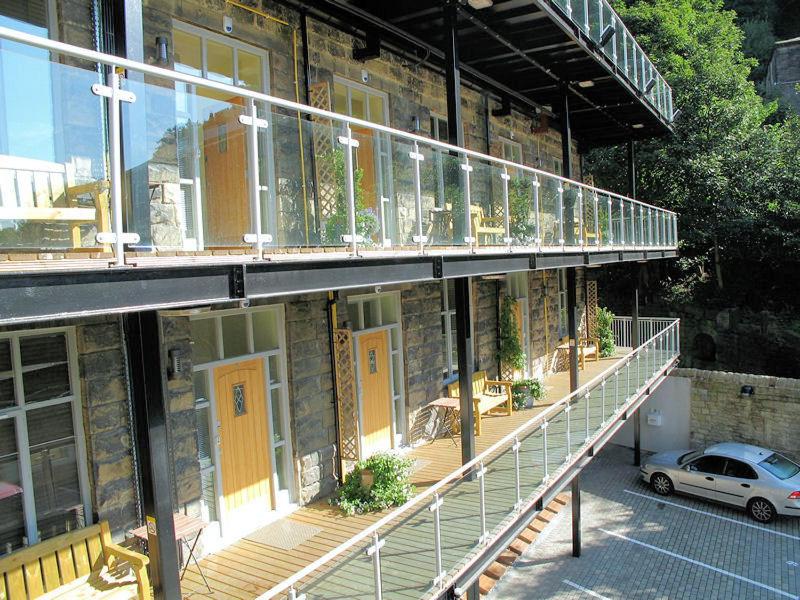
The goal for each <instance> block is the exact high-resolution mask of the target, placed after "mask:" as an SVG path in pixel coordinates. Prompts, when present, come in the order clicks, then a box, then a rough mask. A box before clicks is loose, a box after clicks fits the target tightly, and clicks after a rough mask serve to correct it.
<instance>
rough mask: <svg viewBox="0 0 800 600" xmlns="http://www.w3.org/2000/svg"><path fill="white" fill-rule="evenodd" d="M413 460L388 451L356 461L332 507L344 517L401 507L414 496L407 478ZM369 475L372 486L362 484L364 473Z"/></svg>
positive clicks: (409, 474)
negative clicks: (336, 505)
mask: <svg viewBox="0 0 800 600" xmlns="http://www.w3.org/2000/svg"><path fill="white" fill-rule="evenodd" d="M413 466H414V461H413V460H412V459H410V458H407V457H405V456H400V455H398V454H393V453H390V452H380V453H378V454H374V455H372V456H370V457H369V458H368V459H366V460H361V461H359V462H358V463H357V464H356V466H355V468H354V469H353V470H352V471H350V473H348V474H347V477H345V479H344V485H342V487H341V488H340V490H339V494H338V496H337V498H336V499H335V500H334V503H335V504H338V506H339V507H340V508H341V509H342V510H343V511H344V512H345V513H346V514H348V515H354V514H361V513H366V512H371V511H374V510H383V509H385V508H389V507H390V506H400V505H401V504H405V503H406V502H407V501H408V500H409V499H410V498H411V496H413V495H414V486H412V485H411V481H410V476H411V469H412V468H413ZM365 471H369V472H370V473H371V474H372V480H373V481H372V485H371V486H366V485H364V473H365Z"/></svg>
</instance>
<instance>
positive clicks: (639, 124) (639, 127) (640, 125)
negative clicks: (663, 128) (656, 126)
mask: <svg viewBox="0 0 800 600" xmlns="http://www.w3.org/2000/svg"><path fill="white" fill-rule="evenodd" d="M631 127H633V128H634V129H644V123H634V124H633V125H631Z"/></svg>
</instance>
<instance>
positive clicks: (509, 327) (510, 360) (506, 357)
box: [497, 296, 525, 374]
mask: <svg viewBox="0 0 800 600" xmlns="http://www.w3.org/2000/svg"><path fill="white" fill-rule="evenodd" d="M515 304H516V300H514V299H513V298H512V297H511V296H504V297H503V302H502V305H501V308H500V349H499V351H498V353H497V358H498V360H499V361H500V366H501V368H502V369H503V372H505V371H512V372H513V373H514V374H517V373H520V372H522V370H523V369H524V368H525V352H523V350H522V342H521V341H520V339H519V327H518V324H517V317H516V315H515V314H514V306H515Z"/></svg>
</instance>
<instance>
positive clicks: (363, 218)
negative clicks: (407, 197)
mask: <svg viewBox="0 0 800 600" xmlns="http://www.w3.org/2000/svg"><path fill="white" fill-rule="evenodd" d="M344 158H345V157H344V151H343V150H342V149H341V148H337V149H336V150H333V151H332V152H329V153H328V154H326V155H325V156H323V157H321V158H320V159H319V160H321V161H331V162H332V163H333V173H334V181H335V183H336V185H335V200H334V210H333V213H332V214H331V216H330V217H328V219H327V221H326V222H325V228H324V230H323V236H322V241H323V242H324V243H325V244H330V245H339V244H341V243H342V236H343V235H350V217H349V214H348V206H347V205H348V202H347V194H346V187H345V160H344ZM363 179H364V169H362V168H360V167H359V168H356V169H354V170H353V188H354V190H353V192H354V196H355V207H356V234H357V235H360V236H361V237H363V238H364V242H366V243H370V241H372V237H373V236H374V235H375V234H376V233H377V231H378V216H377V215H376V214H375V211H374V210H372V209H370V208H366V207H365V206H364V186H363V184H362V181H363Z"/></svg>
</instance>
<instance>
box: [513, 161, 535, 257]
mask: <svg viewBox="0 0 800 600" xmlns="http://www.w3.org/2000/svg"><path fill="white" fill-rule="evenodd" d="M538 193H539V191H538V188H537V186H534V179H533V178H532V177H531V176H530V174H528V173H524V172H522V171H518V170H517V171H514V172H513V173H511V174H510V178H509V180H508V210H509V229H510V231H511V243H512V245H514V246H536V245H538V243H539V242H538V238H539V234H538V232H537V230H536V223H537V211H536V207H537V205H538ZM534 194H536V197H534Z"/></svg>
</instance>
